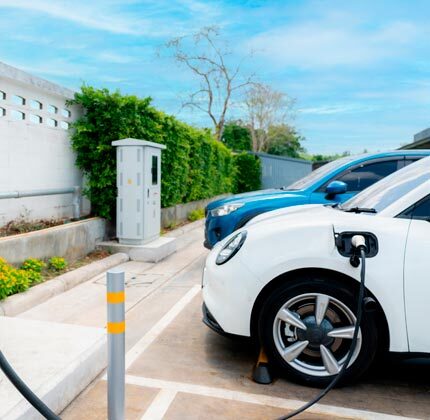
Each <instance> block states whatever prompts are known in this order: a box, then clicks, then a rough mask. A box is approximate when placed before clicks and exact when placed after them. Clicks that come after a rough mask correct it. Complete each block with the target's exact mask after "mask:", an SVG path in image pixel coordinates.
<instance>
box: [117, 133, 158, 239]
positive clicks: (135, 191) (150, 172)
mask: <svg viewBox="0 0 430 420" xmlns="http://www.w3.org/2000/svg"><path fill="white" fill-rule="evenodd" d="M112 145H113V146H115V147H116V148H117V149H116V155H117V159H116V162H117V188H118V196H117V212H116V214H117V222H116V231H117V237H118V240H119V243H120V244H125V245H143V244H146V243H148V242H150V241H153V240H154V239H157V238H158V237H159V236H160V209H161V150H163V149H165V148H166V146H164V145H162V144H158V143H153V142H150V141H146V140H137V139H130V138H128V139H124V140H117V141H114V142H112Z"/></svg>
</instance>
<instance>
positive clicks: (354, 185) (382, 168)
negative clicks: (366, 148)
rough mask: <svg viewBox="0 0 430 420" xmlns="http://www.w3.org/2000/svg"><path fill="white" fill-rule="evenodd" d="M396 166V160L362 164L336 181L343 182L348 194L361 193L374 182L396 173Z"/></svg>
mask: <svg viewBox="0 0 430 420" xmlns="http://www.w3.org/2000/svg"><path fill="white" fill-rule="evenodd" d="M397 164H398V160H397V159H396V160H385V161H382V162H375V163H369V164H363V165H360V166H359V167H358V168H355V169H353V170H352V171H349V172H347V173H345V174H343V175H341V176H340V177H338V178H337V179H336V180H337V181H342V182H345V184H346V185H347V187H348V188H347V191H348V192H354V191H363V190H364V189H366V188H368V187H370V186H371V185H373V184H374V183H375V182H377V181H380V180H381V179H383V178H385V177H386V176H388V175H390V174H392V173H393V172H395V171H397Z"/></svg>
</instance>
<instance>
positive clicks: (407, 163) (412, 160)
mask: <svg viewBox="0 0 430 420" xmlns="http://www.w3.org/2000/svg"><path fill="white" fill-rule="evenodd" d="M418 159H421V158H420V157H416V158H406V159H405V166H408V165H410V164H411V163H414V162H416V161H417V160H418Z"/></svg>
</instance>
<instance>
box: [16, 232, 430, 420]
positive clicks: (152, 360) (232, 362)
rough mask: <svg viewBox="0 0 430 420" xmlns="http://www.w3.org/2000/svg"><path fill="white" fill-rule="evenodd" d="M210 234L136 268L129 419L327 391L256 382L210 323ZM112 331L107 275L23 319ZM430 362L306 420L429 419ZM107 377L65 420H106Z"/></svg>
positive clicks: (256, 413) (256, 405)
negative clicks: (206, 278) (206, 317)
mask: <svg viewBox="0 0 430 420" xmlns="http://www.w3.org/2000/svg"><path fill="white" fill-rule="evenodd" d="M202 239H203V233H202V228H201V227H198V228H197V229H194V230H191V231H188V232H186V233H185V234H184V236H183V238H182V240H183V241H186V243H184V248H183V249H182V250H180V251H179V252H177V253H176V254H174V255H171V256H170V257H169V258H167V259H166V260H164V261H162V262H160V263H158V264H148V263H137V262H127V263H125V264H123V265H122V267H123V268H124V269H125V271H126V278H127V288H126V311H127V312H126V325H127V329H126V349H127V359H126V364H127V377H126V382H127V385H126V409H127V418H128V419H158V418H165V419H225V418H227V419H239V418H247V419H265V418H276V417H278V416H280V415H282V414H283V413H286V412H288V411H290V410H292V409H295V408H297V407H298V406H299V405H300V404H301V402H302V401H307V400H308V399H310V398H312V397H313V396H314V395H315V394H316V393H317V392H318V391H317V390H315V389H310V388H306V387H302V386H299V385H296V384H293V383H291V382H289V381H288V380H287V379H277V380H276V381H275V382H274V383H273V384H272V385H268V386H261V385H257V384H255V383H253V382H252V381H251V379H250V375H251V368H252V365H253V363H254V354H253V350H252V348H251V347H250V346H249V343H248V342H247V341H234V340H230V339H227V338H224V337H221V336H218V335H217V334H215V333H214V332H212V331H210V330H209V329H208V328H207V327H205V326H204V325H203V324H202V322H201V295H200V280H201V270H202V267H203V264H204V259H205V256H206V254H207V251H206V250H205V249H204V248H203V246H202ZM20 318H24V319H37V320H43V321H52V320H56V321H57V322H63V323H67V324H75V325H83V326H94V327H104V325H105V322H106V304H105V279H104V276H98V277H96V278H94V279H91V280H90V281H88V282H86V283H83V284H81V285H79V286H77V287H75V288H74V289H72V290H69V291H68V292H66V293H64V294H62V295H59V296H57V297H55V298H53V299H51V300H49V301H47V302H45V303H43V304H42V305H39V306H38V307H35V308H33V309H32V310H30V311H27V312H26V313H23V314H21V315H20ZM429 374H430V364H426V363H423V364H421V365H420V366H419V367H416V366H415V365H411V364H409V365H408V364H401V365H389V367H388V369H387V370H385V371H380V372H372V373H371V375H370V376H369V377H368V378H365V379H363V380H362V381H361V382H360V383H358V384H356V385H354V386H350V387H348V388H342V389H336V390H334V391H332V392H331V393H330V394H329V395H328V396H327V397H326V398H325V399H324V400H323V401H322V402H321V404H319V405H318V406H316V407H314V408H313V410H311V411H310V412H309V413H305V414H304V415H302V416H301V417H299V418H302V419H325V418H326V419H328V418H330V419H333V418H361V419H379V418H381V419H382V418H384V419H390V418H391V419H395V418H402V416H406V417H409V418H421V419H424V418H430V398H429V396H430V383H429V380H428V378H429V377H430V375H429ZM106 407H107V402H106V381H105V379H104V376H103V375H101V376H100V377H99V378H98V379H97V380H95V381H94V382H93V383H92V384H91V385H90V386H89V387H88V388H87V389H86V390H85V391H84V392H83V393H82V394H81V395H80V396H79V397H78V398H76V399H75V401H74V402H73V403H72V404H71V405H70V406H69V407H68V408H67V409H66V410H65V411H64V412H63V413H62V418H63V419H65V420H74V419H88V420H91V419H105V418H106Z"/></svg>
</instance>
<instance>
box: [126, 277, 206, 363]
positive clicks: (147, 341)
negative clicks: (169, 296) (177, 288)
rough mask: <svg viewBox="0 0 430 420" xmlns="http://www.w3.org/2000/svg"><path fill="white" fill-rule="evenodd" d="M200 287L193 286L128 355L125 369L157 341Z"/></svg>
mask: <svg viewBox="0 0 430 420" xmlns="http://www.w3.org/2000/svg"><path fill="white" fill-rule="evenodd" d="M199 291H200V286H198V285H196V286H193V287H192V288H191V289H190V290H189V291H188V292H187V293H186V295H185V296H183V297H182V298H181V299H180V300H179V301H178V302H177V303H176V304H175V305H174V306H173V307H172V308H171V309H170V310H169V312H167V313H166V314H165V315H164V316H163V317H162V318H161V319H160V320H159V321H158V322H157V323H156V324H155V325H154V326H153V327H152V328H151V329H150V330H149V331H148V332H147V333H146V334H145V335H144V336H143V337H142V338H141V339H140V340H139V341H138V342H137V343H136V344H135V345H134V346H133V347H132V348H131V349H130V350H129V351H128V352H127V354H126V356H125V368H126V369H128V368H129V367H130V366H131V365H132V364H133V363H134V362H135V360H136V359H137V358H138V357H139V356H140V355H141V354H142V353H143V352H144V351H145V350H146V349H147V348H148V347H149V346H150V345H151V344H152V343H153V342H154V341H155V340H156V339H157V337H158V336H159V335H160V334H161V333H162V332H163V330H164V329H165V328H166V327H167V326H168V325H169V324H170V323H171V322H172V321H173V320H174V319H175V318H176V317H177V316H178V315H179V313H180V312H181V311H182V310H183V309H184V308H185V307H186V306H187V305H188V304H189V303H190V302H191V301H192V300H193V298H194V297H195V296H196V295H197V293H199Z"/></svg>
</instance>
